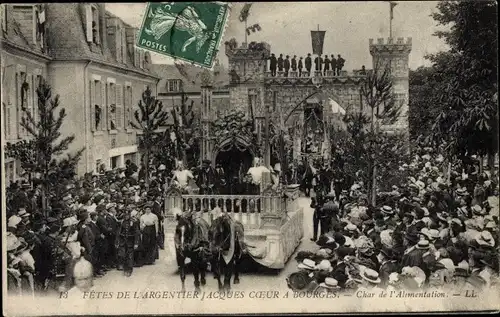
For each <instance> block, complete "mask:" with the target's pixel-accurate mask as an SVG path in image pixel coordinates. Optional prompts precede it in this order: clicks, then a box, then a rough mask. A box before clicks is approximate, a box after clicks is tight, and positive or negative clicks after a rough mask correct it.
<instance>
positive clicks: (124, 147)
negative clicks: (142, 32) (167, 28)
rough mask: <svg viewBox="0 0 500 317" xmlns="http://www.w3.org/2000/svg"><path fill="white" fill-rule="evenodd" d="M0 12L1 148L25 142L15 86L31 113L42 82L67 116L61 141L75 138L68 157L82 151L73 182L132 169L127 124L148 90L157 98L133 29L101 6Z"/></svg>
mask: <svg viewBox="0 0 500 317" xmlns="http://www.w3.org/2000/svg"><path fill="white" fill-rule="evenodd" d="M2 9H3V12H2V74H3V75H4V78H5V80H3V81H2V92H5V93H3V94H2V98H8V99H7V100H6V101H7V102H5V101H4V103H5V104H6V106H5V109H3V111H4V114H6V115H5V117H4V118H6V119H5V122H4V123H5V127H8V128H6V129H5V131H4V133H5V134H4V135H5V136H6V140H7V141H11V142H15V141H17V140H19V139H23V138H25V137H27V135H26V134H25V133H24V132H23V131H22V129H21V128H19V122H20V115H21V114H22V112H21V110H20V107H21V101H20V99H19V98H20V93H19V91H20V89H21V87H20V85H21V84H22V83H24V82H27V83H28V86H27V87H29V88H28V93H27V94H24V95H23V96H24V98H25V99H27V102H28V104H33V105H34V100H35V98H34V87H36V80H37V79H38V77H37V76H43V77H46V80H47V82H48V83H49V85H50V86H51V87H52V94H53V95H54V96H55V95H56V94H58V95H59V97H60V99H59V100H60V107H61V108H65V109H66V113H67V117H66V120H65V122H64V124H63V126H62V128H61V134H62V135H71V134H74V135H75V136H76V138H75V141H74V142H73V143H72V144H71V146H70V149H69V151H76V150H78V149H80V148H82V147H85V152H84V154H83V156H82V159H81V160H80V162H79V165H78V174H80V175H82V174H83V173H85V172H92V171H95V170H96V168H97V166H100V165H102V164H104V166H105V167H107V168H112V167H116V166H123V165H124V162H125V160H127V159H130V160H132V161H137V159H138V155H137V142H136V140H137V136H136V131H135V129H132V127H131V126H130V124H129V122H130V120H131V119H132V117H133V112H134V111H135V109H136V108H137V104H138V102H139V100H140V99H141V96H142V92H143V91H144V90H145V89H146V87H148V86H149V87H150V88H151V89H152V90H153V93H156V85H157V82H158V77H157V76H156V75H155V74H154V73H153V72H152V71H151V57H150V55H149V53H147V52H144V51H142V50H139V49H137V48H135V46H134V42H135V38H136V34H137V31H138V29H136V28H133V27H131V26H130V25H128V24H126V23H124V22H123V21H122V20H121V19H119V18H118V17H116V16H114V15H112V14H111V13H109V12H107V11H106V10H105V7H104V4H103V3H64V4H63V3H51V4H42V5H14V4H12V5H10V4H9V5H4V6H3V7H2ZM40 12H42V14H41V13H40ZM4 20H5V22H3V21H4ZM41 21H43V22H41ZM69 21H71V22H69ZM25 78H26V80H25ZM21 80H22V81H23V82H21ZM30 80H31V82H30ZM24 86H25V87H26V85H24ZM30 98H31V99H30ZM4 100H5V99H4ZM7 121H8V122H7ZM15 174H19V173H17V172H16V171H14V175H15ZM13 178H15V177H13Z"/></svg>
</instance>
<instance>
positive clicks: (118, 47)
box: [115, 23, 123, 63]
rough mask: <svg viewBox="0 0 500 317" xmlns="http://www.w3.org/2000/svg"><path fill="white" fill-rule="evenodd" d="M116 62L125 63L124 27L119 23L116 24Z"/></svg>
mask: <svg viewBox="0 0 500 317" xmlns="http://www.w3.org/2000/svg"><path fill="white" fill-rule="evenodd" d="M115 34H116V61H117V62H118V63H120V62H123V53H122V51H123V47H122V27H121V26H120V24H119V23H117V24H116V32H115Z"/></svg>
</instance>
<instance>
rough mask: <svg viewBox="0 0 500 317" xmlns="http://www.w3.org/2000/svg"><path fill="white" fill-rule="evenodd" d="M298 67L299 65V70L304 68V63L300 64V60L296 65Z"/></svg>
mask: <svg viewBox="0 0 500 317" xmlns="http://www.w3.org/2000/svg"><path fill="white" fill-rule="evenodd" d="M292 65H293V64H292ZM298 65H299V66H298V68H299V70H301V69H302V68H304V62H302V60H301V59H299V64H298ZM292 68H293V66H292Z"/></svg>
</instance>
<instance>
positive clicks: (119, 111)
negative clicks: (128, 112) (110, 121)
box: [115, 85, 123, 130]
mask: <svg viewBox="0 0 500 317" xmlns="http://www.w3.org/2000/svg"><path fill="white" fill-rule="evenodd" d="M115 121H116V128H117V129H118V130H121V128H122V126H123V86H122V85H116V119H115Z"/></svg>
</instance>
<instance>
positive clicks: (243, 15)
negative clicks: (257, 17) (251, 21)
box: [239, 3, 252, 22]
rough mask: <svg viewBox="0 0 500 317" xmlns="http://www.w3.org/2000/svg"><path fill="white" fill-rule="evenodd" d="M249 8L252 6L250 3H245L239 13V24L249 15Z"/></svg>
mask: <svg viewBox="0 0 500 317" xmlns="http://www.w3.org/2000/svg"><path fill="white" fill-rule="evenodd" d="M251 6H252V4H251V3H245V5H244V6H243V8H242V9H241V12H240V17H239V19H240V22H245V21H246V20H247V19H248V16H249V15H250V7H251Z"/></svg>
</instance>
